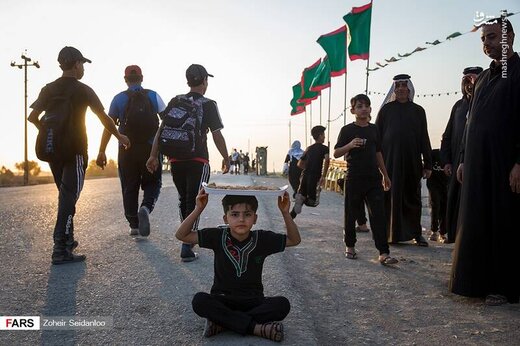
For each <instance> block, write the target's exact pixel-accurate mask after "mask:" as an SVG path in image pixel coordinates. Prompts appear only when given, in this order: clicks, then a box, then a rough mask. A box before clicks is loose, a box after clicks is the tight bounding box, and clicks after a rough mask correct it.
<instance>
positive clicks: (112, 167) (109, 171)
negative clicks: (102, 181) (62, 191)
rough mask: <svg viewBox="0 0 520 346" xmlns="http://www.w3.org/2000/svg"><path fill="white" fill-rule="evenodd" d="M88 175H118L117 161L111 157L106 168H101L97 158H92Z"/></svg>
mask: <svg viewBox="0 0 520 346" xmlns="http://www.w3.org/2000/svg"><path fill="white" fill-rule="evenodd" d="M86 175H87V177H117V175H118V171H117V163H116V162H115V161H114V160H112V159H110V160H108V162H107V165H106V166H105V169H101V168H100V167H99V166H98V165H96V160H91V161H90V162H89V163H88V167H87V173H86Z"/></svg>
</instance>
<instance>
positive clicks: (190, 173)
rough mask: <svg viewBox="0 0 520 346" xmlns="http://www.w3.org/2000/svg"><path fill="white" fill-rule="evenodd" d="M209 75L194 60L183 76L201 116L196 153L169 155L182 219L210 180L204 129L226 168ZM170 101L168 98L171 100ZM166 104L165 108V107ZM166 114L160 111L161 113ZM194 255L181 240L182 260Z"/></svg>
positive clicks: (154, 153)
mask: <svg viewBox="0 0 520 346" xmlns="http://www.w3.org/2000/svg"><path fill="white" fill-rule="evenodd" d="M208 77H213V75H211V74H209V73H208V72H207V71H206V69H205V68H204V66H201V65H197V64H193V65H190V67H188V69H187V70H186V79H187V80H188V86H189V87H190V92H189V93H187V94H186V95H184V96H185V97H186V98H189V99H191V100H193V102H195V103H197V102H199V103H201V104H202V119H201V125H200V137H201V138H200V144H197V146H196V147H195V157H193V158H191V159H187V160H185V159H178V158H175V157H170V164H171V174H172V177H173V183H174V184H175V187H176V188H177V192H178V194H179V214H180V217H181V221H182V220H184V219H185V218H186V217H188V215H190V213H191V212H192V211H193V209H195V199H196V198H197V194H198V192H199V190H200V188H201V186H202V183H203V182H206V183H207V182H208V181H209V175H210V171H211V170H210V167H209V154H208V145H207V135H206V132H208V131H211V135H212V137H213V141H214V142H215V145H216V146H217V149H218V151H219V153H220V155H222V158H223V160H224V161H225V165H223V167H222V168H223V170H222V173H223V174H225V173H227V172H228V171H229V159H228V153H227V152H228V151H227V148H226V140H225V139H224V136H223V135H222V133H221V132H220V130H222V129H223V128H224V125H223V124H222V119H220V114H219V111H218V107H217V103H216V102H215V101H213V100H210V99H208V98H205V97H204V94H205V93H206V90H207V89H208ZM171 102H172V101H170V103H171ZM167 109H168V108H166V110H167ZM164 116H165V115H164V114H163V117H164ZM160 131H161V129H159V131H157V134H156V135H155V139H154V143H153V146H152V150H151V152H150V158H149V159H148V161H147V163H146V167H147V168H148V170H149V171H150V172H155V171H156V170H157V169H159V166H160V165H159V160H158V156H159V134H160ZM197 226H198V220H197V222H195V223H194V224H193V231H194V232H196V231H197ZM195 259H197V253H195V252H193V250H192V244H182V248H181V260H182V261H183V262H191V261H194V260H195Z"/></svg>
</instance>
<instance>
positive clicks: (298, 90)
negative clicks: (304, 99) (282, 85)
mask: <svg viewBox="0 0 520 346" xmlns="http://www.w3.org/2000/svg"><path fill="white" fill-rule="evenodd" d="M292 91H293V98H292V100H291V108H292V109H291V115H296V114H300V113H303V112H305V104H303V103H299V102H298V99H299V98H300V96H301V94H302V83H301V82H300V83H298V84H296V85H293V87H292Z"/></svg>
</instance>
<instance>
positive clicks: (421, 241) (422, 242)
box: [414, 236, 428, 247]
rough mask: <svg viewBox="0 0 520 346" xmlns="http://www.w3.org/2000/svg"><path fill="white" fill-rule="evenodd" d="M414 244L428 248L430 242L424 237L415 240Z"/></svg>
mask: <svg viewBox="0 0 520 346" xmlns="http://www.w3.org/2000/svg"><path fill="white" fill-rule="evenodd" d="M414 243H415V245H417V246H424V247H428V241H427V240H426V239H424V237H423V236H420V237H417V238H415V239H414Z"/></svg>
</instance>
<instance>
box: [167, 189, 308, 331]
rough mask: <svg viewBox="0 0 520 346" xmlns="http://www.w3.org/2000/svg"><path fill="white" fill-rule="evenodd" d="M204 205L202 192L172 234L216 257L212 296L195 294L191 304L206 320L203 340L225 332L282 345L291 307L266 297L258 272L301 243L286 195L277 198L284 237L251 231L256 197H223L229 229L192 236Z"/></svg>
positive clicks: (278, 298) (279, 298)
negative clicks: (274, 257) (266, 262)
mask: <svg viewBox="0 0 520 346" xmlns="http://www.w3.org/2000/svg"><path fill="white" fill-rule="evenodd" d="M230 193H231V191H230ZM207 204H208V194H206V192H205V191H204V189H201V190H200V192H199V194H198V196H197V204H196V207H195V209H194V210H193V212H192V213H191V214H190V215H189V216H188V217H187V218H186V219H185V220H184V221H183V222H182V224H181V225H180V227H179V228H178V230H177V232H176V233H175V236H176V237H177V239H179V240H181V241H183V242H186V243H192V244H197V243H198V244H199V245H200V246H201V247H205V248H208V249H212V250H213V252H214V253H215V263H214V269H215V277H214V280H213V286H212V287H211V293H205V292H199V293H197V294H195V296H194V297H193V301H192V306H193V311H195V313H196V314H197V315H199V316H201V317H204V318H206V319H207V321H206V328H205V330H204V336H206V337H210V336H213V335H215V334H217V333H219V332H221V331H222V330H223V329H229V330H232V331H234V332H236V333H239V334H242V335H245V334H250V335H257V336H261V337H263V338H266V339H270V340H273V341H282V340H283V337H284V332H283V324H282V323H281V322H280V321H282V320H283V319H284V318H285V317H286V316H287V314H288V313H289V310H290V308H291V306H290V303H289V300H288V299H287V298H285V297H282V296H276V297H265V296H264V292H263V284H262V271H263V265H264V260H265V259H266V257H267V256H269V255H272V254H275V253H277V252H282V251H284V250H285V248H286V247H289V246H296V245H298V244H299V243H300V241H301V238H300V233H299V232H298V226H296V224H295V223H294V221H293V220H292V218H291V216H290V213H289V207H290V205H291V202H290V198H289V193H287V192H285V193H284V195H283V196H279V197H278V209H280V212H281V214H282V218H283V220H284V223H285V228H286V229H287V234H280V233H275V232H272V231H264V230H251V229H252V227H253V225H254V224H255V223H256V221H257V218H258V215H257V214H256V211H257V209H258V201H257V199H256V197H255V196H236V195H226V196H225V197H224V198H223V199H222V206H223V207H224V222H225V223H226V224H227V225H228V227H219V228H205V229H201V230H199V231H198V232H197V233H195V232H191V230H192V228H193V224H194V223H195V222H196V220H198V218H199V217H200V214H201V213H202V212H203V211H204V208H206V205H207Z"/></svg>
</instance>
